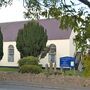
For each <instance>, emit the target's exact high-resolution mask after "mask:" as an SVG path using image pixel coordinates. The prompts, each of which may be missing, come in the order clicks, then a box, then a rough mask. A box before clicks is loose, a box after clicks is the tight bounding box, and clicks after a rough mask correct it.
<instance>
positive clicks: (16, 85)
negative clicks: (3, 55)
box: [0, 81, 90, 90]
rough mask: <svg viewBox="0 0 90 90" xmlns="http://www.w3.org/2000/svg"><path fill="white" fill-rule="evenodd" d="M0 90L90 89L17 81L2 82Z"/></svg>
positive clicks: (88, 89) (89, 88)
mask: <svg viewBox="0 0 90 90" xmlns="http://www.w3.org/2000/svg"><path fill="white" fill-rule="evenodd" d="M0 90H90V87H67V86H61V87H51V86H45V85H44V86H41V85H35V84H26V83H23V82H17V81H0Z"/></svg>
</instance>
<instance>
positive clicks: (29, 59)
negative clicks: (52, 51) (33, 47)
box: [18, 56, 39, 67]
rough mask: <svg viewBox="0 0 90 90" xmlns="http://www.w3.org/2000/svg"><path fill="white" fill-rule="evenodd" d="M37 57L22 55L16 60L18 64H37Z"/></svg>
mask: <svg viewBox="0 0 90 90" xmlns="http://www.w3.org/2000/svg"><path fill="white" fill-rule="evenodd" d="M38 62H39V60H38V58H37V57H33V56H28V57H24V58H22V59H20V60H19V61H18V64H19V66H20V67H21V66H23V65H38Z"/></svg>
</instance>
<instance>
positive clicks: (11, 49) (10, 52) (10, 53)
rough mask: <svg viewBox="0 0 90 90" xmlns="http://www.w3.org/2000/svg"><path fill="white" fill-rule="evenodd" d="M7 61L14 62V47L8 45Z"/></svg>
mask: <svg viewBox="0 0 90 90" xmlns="http://www.w3.org/2000/svg"><path fill="white" fill-rule="evenodd" d="M8 62H14V47H13V45H10V46H9V47H8Z"/></svg>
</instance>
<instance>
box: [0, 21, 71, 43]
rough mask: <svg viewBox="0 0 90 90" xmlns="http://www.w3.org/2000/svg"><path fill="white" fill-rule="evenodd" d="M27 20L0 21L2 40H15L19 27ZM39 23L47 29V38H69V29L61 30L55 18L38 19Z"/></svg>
mask: <svg viewBox="0 0 90 90" xmlns="http://www.w3.org/2000/svg"><path fill="white" fill-rule="evenodd" d="M27 22H28V21H17V22H9V23H0V27H1V31H2V33H3V40H4V41H15V40H16V37H17V33H18V31H19V29H21V28H23V26H24V24H25V23H27ZM38 22H39V24H40V25H42V26H43V27H44V28H45V29H46V30H47V35H48V39H49V40H58V39H69V38H70V35H71V30H70V29H68V30H61V29H60V28H59V25H60V23H59V21H57V20H55V19H42V20H38Z"/></svg>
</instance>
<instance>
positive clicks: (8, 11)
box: [0, 0, 90, 23]
mask: <svg viewBox="0 0 90 90" xmlns="http://www.w3.org/2000/svg"><path fill="white" fill-rule="evenodd" d="M13 1H14V2H13V3H14V4H13V5H11V6H7V7H6V8H5V7H2V8H1V9H0V23H1V22H11V21H21V20H25V19H24V14H23V12H24V11H25V9H24V7H23V3H22V2H21V1H23V0H13ZM67 1H69V0H67ZM73 1H75V2H77V1H78V0H73ZM89 1H90V0H89Z"/></svg>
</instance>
